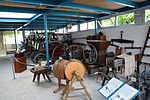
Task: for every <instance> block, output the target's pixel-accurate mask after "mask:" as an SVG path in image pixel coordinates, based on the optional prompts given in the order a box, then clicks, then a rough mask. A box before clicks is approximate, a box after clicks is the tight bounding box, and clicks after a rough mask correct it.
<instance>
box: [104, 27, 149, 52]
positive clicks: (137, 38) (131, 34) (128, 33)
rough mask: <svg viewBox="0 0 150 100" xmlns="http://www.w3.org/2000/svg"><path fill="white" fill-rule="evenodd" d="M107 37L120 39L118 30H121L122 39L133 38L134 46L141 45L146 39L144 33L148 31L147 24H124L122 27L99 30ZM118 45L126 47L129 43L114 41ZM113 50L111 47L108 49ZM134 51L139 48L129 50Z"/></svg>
mask: <svg viewBox="0 0 150 100" xmlns="http://www.w3.org/2000/svg"><path fill="white" fill-rule="evenodd" d="M101 31H102V32H103V33H104V34H105V35H106V37H107V40H111V39H120V38H121V36H120V31H123V32H124V33H123V39H128V40H134V45H133V46H135V47H143V45H144V41H145V39H146V34H147V32H148V25H137V26H135V25H134V26H133V25H132V26H126V27H125V26H124V27H114V28H104V29H102V30H101ZM114 44H116V45H118V46H120V47H128V46H131V45H130V44H120V43H114ZM111 50H113V49H112V48H111V47H109V48H108V51H111ZM129 51H133V53H134V52H136V53H137V52H140V51H139V50H129Z"/></svg>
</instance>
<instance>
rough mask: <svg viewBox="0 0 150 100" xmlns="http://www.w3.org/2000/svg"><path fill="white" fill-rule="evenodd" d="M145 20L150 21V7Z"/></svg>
mask: <svg viewBox="0 0 150 100" xmlns="http://www.w3.org/2000/svg"><path fill="white" fill-rule="evenodd" d="M145 22H150V9H147V10H146V11H145Z"/></svg>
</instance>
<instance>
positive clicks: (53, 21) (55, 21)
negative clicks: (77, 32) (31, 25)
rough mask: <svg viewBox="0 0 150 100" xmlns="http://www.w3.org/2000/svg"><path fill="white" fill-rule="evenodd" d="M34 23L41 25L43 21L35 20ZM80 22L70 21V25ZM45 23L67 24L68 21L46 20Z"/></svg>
mask: <svg viewBox="0 0 150 100" xmlns="http://www.w3.org/2000/svg"><path fill="white" fill-rule="evenodd" d="M34 22H37V23H42V22H44V21H43V20H35V21H34ZM79 22H80V21H72V23H79ZM47 23H48V24H49V23H68V21H63V20H47Z"/></svg>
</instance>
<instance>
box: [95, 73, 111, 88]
mask: <svg viewBox="0 0 150 100" xmlns="http://www.w3.org/2000/svg"><path fill="white" fill-rule="evenodd" d="M95 74H96V82H97V83H99V82H101V85H102V82H103V80H104V79H105V83H106V82H108V81H109V80H110V78H109V76H107V75H106V74H105V73H103V72H96V73H95Z"/></svg>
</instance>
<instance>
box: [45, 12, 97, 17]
mask: <svg viewBox="0 0 150 100" xmlns="http://www.w3.org/2000/svg"><path fill="white" fill-rule="evenodd" d="M47 14H52V15H65V16H76V17H87V18H95V17H99V15H98V14H87V13H78V12H68V11H48V12H47Z"/></svg>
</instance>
